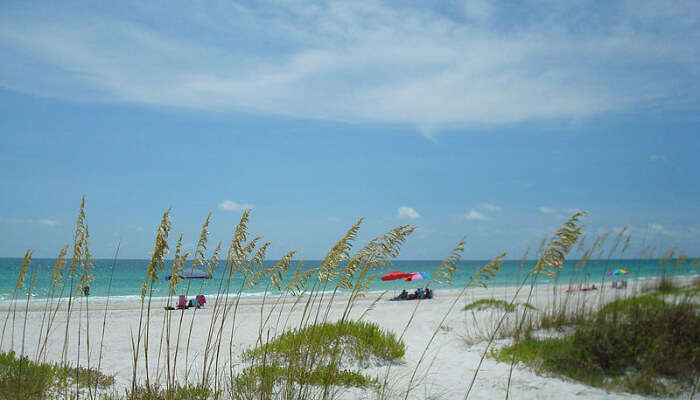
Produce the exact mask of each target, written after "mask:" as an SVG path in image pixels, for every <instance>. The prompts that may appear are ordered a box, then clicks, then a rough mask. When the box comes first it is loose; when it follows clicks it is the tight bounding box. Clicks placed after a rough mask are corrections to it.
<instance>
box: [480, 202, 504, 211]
mask: <svg viewBox="0 0 700 400" xmlns="http://www.w3.org/2000/svg"><path fill="white" fill-rule="evenodd" d="M479 208H480V209H482V210H484V211H492V212H494V211H501V210H502V208H501V207H499V206H497V205H495V204H493V203H482V204H479Z"/></svg>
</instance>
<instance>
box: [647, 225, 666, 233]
mask: <svg viewBox="0 0 700 400" xmlns="http://www.w3.org/2000/svg"><path fill="white" fill-rule="evenodd" d="M649 229H651V230H652V231H663V230H664V227H663V226H662V225H661V224H649Z"/></svg>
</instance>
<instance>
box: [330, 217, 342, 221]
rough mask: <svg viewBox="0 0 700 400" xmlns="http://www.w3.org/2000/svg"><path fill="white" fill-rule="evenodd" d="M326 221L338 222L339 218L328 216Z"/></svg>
mask: <svg viewBox="0 0 700 400" xmlns="http://www.w3.org/2000/svg"><path fill="white" fill-rule="evenodd" d="M328 222H340V218H338V217H328Z"/></svg>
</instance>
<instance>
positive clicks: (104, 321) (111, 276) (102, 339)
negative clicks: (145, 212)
mask: <svg viewBox="0 0 700 400" xmlns="http://www.w3.org/2000/svg"><path fill="white" fill-rule="evenodd" d="M121 246H122V242H121V240H119V242H118V243H117V249H116V250H115V251H114V259H113V260H112V268H111V271H110V273H109V284H108V285H107V300H106V301H105V311H104V315H103V316H102V333H101V334H100V352H99V355H98V357H97V375H99V374H100V373H101V371H102V350H103V348H104V342H105V328H106V326H107V310H108V309H109V300H110V298H111V295H112V280H113V279H114V268H115V267H116V265H117V257H118V256H119V249H120V248H121ZM97 385H98V384H97V382H95V393H97Z"/></svg>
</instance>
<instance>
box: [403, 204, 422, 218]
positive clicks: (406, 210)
mask: <svg viewBox="0 0 700 400" xmlns="http://www.w3.org/2000/svg"><path fill="white" fill-rule="evenodd" d="M398 216H399V218H407V219H418V218H420V214H418V211H416V210H414V209H413V208H411V207H406V206H401V207H399V209H398Z"/></svg>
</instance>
